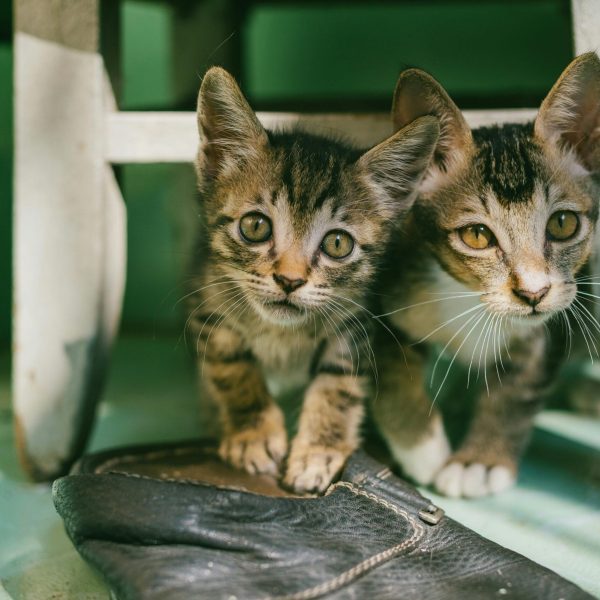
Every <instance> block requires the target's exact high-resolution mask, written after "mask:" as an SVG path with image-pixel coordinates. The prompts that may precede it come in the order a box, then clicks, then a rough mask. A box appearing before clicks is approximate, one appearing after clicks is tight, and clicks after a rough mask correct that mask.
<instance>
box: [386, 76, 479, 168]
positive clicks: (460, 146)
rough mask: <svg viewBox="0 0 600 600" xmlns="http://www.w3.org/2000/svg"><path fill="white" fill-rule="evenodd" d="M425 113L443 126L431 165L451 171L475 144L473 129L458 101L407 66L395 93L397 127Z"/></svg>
mask: <svg viewBox="0 0 600 600" xmlns="http://www.w3.org/2000/svg"><path fill="white" fill-rule="evenodd" d="M425 115H433V116H434V117H437V118H438V120H439V125H440V135H439V140H438V143H437V146H436V149H435V152H434V155H433V160H432V167H433V168H437V169H438V170H439V171H441V172H443V173H447V172H450V171H452V169H453V168H454V167H455V166H456V164H458V163H459V162H460V159H461V157H464V156H466V155H467V153H468V151H469V149H470V147H471V146H472V143H473V138H472V136H471V130H470V129H469V126H468V125H467V122H466V121H465V119H464V117H463V115H462V113H461V112H460V110H459V109H458V107H457V106H456V104H454V102H453V101H452V99H451V98H450V96H448V94H447V93H446V91H445V90H444V88H443V87H442V86H441V85H440V84H439V83H438V82H437V81H436V80H435V79H434V78H433V77H432V76H431V75H429V74H427V73H425V71H421V70H420V69H408V70H406V71H404V72H402V73H401V74H400V77H399V79H398V83H397V84H396V90H395V92H394V102H393V105H392V120H393V122H394V128H395V129H396V130H398V129H402V127H405V126H406V125H408V124H409V123H410V122H412V121H414V120H415V119H416V118H418V117H423V116H425Z"/></svg>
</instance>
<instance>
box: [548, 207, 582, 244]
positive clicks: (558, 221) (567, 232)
mask: <svg viewBox="0 0 600 600" xmlns="http://www.w3.org/2000/svg"><path fill="white" fill-rule="evenodd" d="M578 229H579V217H578V216H577V214H576V213H574V212H573V211H571V210H559V211H558V212H555V213H554V214H553V215H552V216H551V217H550V219H548V225H546V233H547V235H548V238H549V239H551V240H561V241H563V240H568V239H569V238H572V237H573V236H574V235H575V234H576V233H577V230H578Z"/></svg>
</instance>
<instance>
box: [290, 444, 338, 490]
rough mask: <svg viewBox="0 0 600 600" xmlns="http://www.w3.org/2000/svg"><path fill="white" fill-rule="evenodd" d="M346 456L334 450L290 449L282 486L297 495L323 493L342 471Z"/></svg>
mask: <svg viewBox="0 0 600 600" xmlns="http://www.w3.org/2000/svg"><path fill="white" fill-rule="evenodd" d="M346 458H348V454H347V453H345V452H341V451H340V450H337V449H336V448H328V447H326V446H309V447H305V448H302V449H295V448H293V447H292V452H291V454H290V456H289V458H288V465H287V471H286V474H285V478H284V480H283V484H284V485H285V486H286V487H288V488H290V489H293V490H294V491H296V492H298V493H307V492H310V493H320V492H324V491H325V490H326V489H327V488H328V487H329V484H330V483H331V481H332V479H333V478H334V477H335V476H336V475H337V474H338V473H339V472H340V471H341V470H342V467H343V466H344V463H345V462H346Z"/></svg>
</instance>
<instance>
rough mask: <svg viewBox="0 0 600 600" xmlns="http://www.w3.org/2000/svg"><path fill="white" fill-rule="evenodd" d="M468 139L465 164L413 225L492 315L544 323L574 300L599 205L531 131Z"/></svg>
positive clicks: (418, 209)
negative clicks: (468, 157)
mask: <svg viewBox="0 0 600 600" xmlns="http://www.w3.org/2000/svg"><path fill="white" fill-rule="evenodd" d="M473 140H474V147H473V154H472V160H471V161H470V164H469V167H468V168H467V169H465V170H464V171H463V172H462V173H461V175H460V176H459V177H458V178H457V180H456V181H454V182H453V183H452V185H450V186H449V187H447V188H442V189H441V190H439V191H437V192H430V193H426V194H424V196H423V199H422V201H421V202H419V203H418V204H417V205H416V206H415V209H414V210H415V215H416V219H417V222H418V223H420V224H422V225H423V227H424V228H425V229H426V230H427V235H428V236H431V238H432V240H435V241H434V242H433V243H432V244H431V246H432V249H433V251H434V253H435V254H436V256H437V257H438V259H439V261H440V263H441V264H442V266H443V267H444V268H445V269H446V270H447V271H448V272H449V273H451V274H452V275H453V276H454V277H455V278H456V279H458V280H459V281H461V282H462V283H464V284H466V285H467V286H469V287H470V288H471V289H473V290H477V291H479V292H481V293H482V296H481V301H482V302H484V303H486V304H487V306H488V309H489V310H490V311H491V312H494V313H498V314H503V315H512V316H516V317H523V318H526V319H527V320H528V321H529V322H532V323H534V322H540V321H543V320H544V319H546V318H548V317H550V316H552V315H553V314H555V313H557V312H559V311H561V310H564V309H566V308H567V307H568V306H569V305H570V304H571V302H572V301H573V300H574V298H575V294H576V291H577V286H576V283H575V282H574V279H575V277H576V275H577V272H578V271H579V269H580V268H581V267H582V266H583V264H584V263H585V261H586V260H587V258H588V257H589V254H590V251H591V245H592V238H593V233H594V230H595V224H596V220H597V216H598V208H597V202H595V201H594V200H593V198H592V197H591V196H590V195H589V194H588V193H586V191H585V188H583V187H581V186H578V185H576V184H575V183H574V182H573V180H572V178H571V177H570V176H568V175H567V174H566V173H564V172H561V166H560V165H559V164H555V162H554V161H553V160H552V157H550V156H546V155H545V152H544V148H543V146H542V145H540V144H538V143H537V142H536V140H535V139H534V138H533V128H532V127H531V126H516V125H514V126H504V127H492V128H483V129H480V130H476V131H475V132H473ZM432 225H433V228H432ZM432 229H433V230H432Z"/></svg>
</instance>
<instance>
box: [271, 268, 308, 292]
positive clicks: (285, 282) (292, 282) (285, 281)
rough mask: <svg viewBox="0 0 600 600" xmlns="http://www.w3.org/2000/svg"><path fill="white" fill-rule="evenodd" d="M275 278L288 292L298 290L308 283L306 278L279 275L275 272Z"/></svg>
mask: <svg viewBox="0 0 600 600" xmlns="http://www.w3.org/2000/svg"><path fill="white" fill-rule="evenodd" d="M273 279H274V280H275V283H277V285H278V286H279V287H280V288H281V289H282V290H283V291H284V292H285V293H286V294H291V293H292V292H293V291H294V290H297V289H298V288H299V287H302V286H303V285H304V284H305V283H306V279H290V278H289V277H286V276H285V275H279V274H278V273H273Z"/></svg>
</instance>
